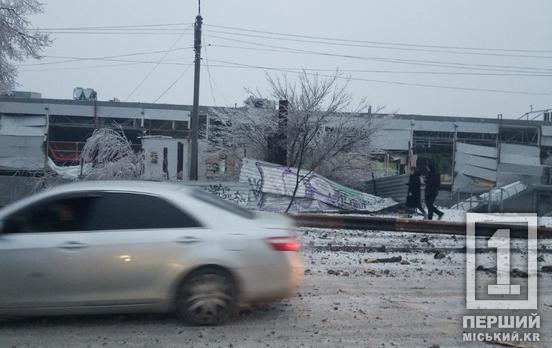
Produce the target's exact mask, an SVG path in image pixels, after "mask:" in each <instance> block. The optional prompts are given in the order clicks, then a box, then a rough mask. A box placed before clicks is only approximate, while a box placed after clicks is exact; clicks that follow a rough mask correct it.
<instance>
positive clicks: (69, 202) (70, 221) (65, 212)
mask: <svg viewBox="0 0 552 348" xmlns="http://www.w3.org/2000/svg"><path fill="white" fill-rule="evenodd" d="M96 199H97V197H94V196H80V197H77V196H72V197H59V198H49V199H46V200H44V201H39V202H37V203H35V204H32V205H31V206H28V207H25V208H23V209H21V210H19V211H16V212H15V213H13V214H11V215H9V216H8V217H7V218H6V219H5V220H4V226H3V228H2V232H4V233H39V232H67V231H81V230H85V229H86V222H87V220H88V219H87V213H88V211H89V209H90V207H91V206H92V204H93V203H94V201H95V200H96Z"/></svg>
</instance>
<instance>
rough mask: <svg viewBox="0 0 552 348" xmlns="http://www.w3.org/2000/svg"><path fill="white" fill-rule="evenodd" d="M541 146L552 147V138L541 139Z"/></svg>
mask: <svg viewBox="0 0 552 348" xmlns="http://www.w3.org/2000/svg"><path fill="white" fill-rule="evenodd" d="M541 144H542V145H543V146H552V137H549V136H546V137H544V136H543V137H542V138H541Z"/></svg>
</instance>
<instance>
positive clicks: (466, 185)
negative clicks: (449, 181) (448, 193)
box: [452, 173, 494, 194]
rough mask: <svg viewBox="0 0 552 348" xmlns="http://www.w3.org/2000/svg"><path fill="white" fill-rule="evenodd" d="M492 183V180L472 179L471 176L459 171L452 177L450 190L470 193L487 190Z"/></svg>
mask: <svg viewBox="0 0 552 348" xmlns="http://www.w3.org/2000/svg"><path fill="white" fill-rule="evenodd" d="M493 185H494V182H491V181H483V180H473V178H471V177H468V176H466V175H464V174H462V173H459V174H457V175H456V176H455V177H454V183H453V185H452V191H454V192H463V193H471V194H475V193H482V192H485V191H488V190H489V189H490V188H491V187H492V186H493Z"/></svg>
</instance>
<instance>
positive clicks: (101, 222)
mask: <svg viewBox="0 0 552 348" xmlns="http://www.w3.org/2000/svg"><path fill="white" fill-rule="evenodd" d="M88 227H89V229H90V230H130V229H159V228H183V227H200V224H199V223H198V222H197V220H196V219H194V218H193V217H192V216H190V215H188V214H186V213H185V212H183V211H182V210H180V209H178V208H177V207H175V206H174V205H172V204H171V203H169V202H167V201H166V200H164V199H162V198H159V197H155V196H150V195H145V194H139V193H123V192H120V193H117V192H109V193H103V194H102V197H101V198H100V199H99V200H98V201H97V202H96V203H95V204H94V206H93V208H92V210H91V211H90V219H89V225H88Z"/></svg>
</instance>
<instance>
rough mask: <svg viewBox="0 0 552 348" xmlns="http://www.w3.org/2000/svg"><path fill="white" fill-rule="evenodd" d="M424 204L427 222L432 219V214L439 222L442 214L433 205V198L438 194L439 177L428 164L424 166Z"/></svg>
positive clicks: (431, 165) (430, 164)
mask: <svg viewBox="0 0 552 348" xmlns="http://www.w3.org/2000/svg"><path fill="white" fill-rule="evenodd" d="M425 185H426V186H425V203H426V206H427V217H428V219H429V220H431V219H433V213H435V214H437V215H438V216H439V220H441V218H442V217H443V214H444V213H443V212H442V211H440V210H439V209H437V208H436V207H435V206H434V205H433V203H434V202H435V198H437V195H438V194H439V187H440V186H441V175H440V174H439V172H438V171H437V169H435V166H434V165H433V163H431V162H429V163H428V164H427V165H426V174H425Z"/></svg>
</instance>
